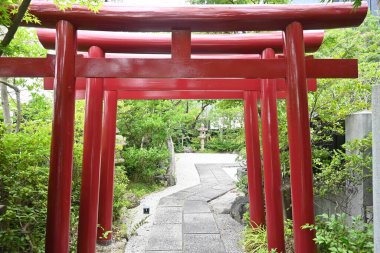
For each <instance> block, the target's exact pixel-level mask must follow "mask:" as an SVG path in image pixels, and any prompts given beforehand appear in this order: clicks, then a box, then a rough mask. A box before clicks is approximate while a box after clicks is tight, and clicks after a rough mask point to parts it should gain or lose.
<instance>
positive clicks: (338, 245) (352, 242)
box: [303, 214, 374, 253]
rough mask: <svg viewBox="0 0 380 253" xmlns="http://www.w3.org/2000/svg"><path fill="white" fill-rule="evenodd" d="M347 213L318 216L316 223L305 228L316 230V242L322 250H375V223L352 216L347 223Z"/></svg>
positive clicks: (362, 252)
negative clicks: (365, 221)
mask: <svg viewBox="0 0 380 253" xmlns="http://www.w3.org/2000/svg"><path fill="white" fill-rule="evenodd" d="M347 220H348V217H347V216H346V215H345V214H336V215H331V216H328V215H327V214H323V215H320V216H317V221H316V225H305V226H304V227H303V228H304V229H313V230H316V238H315V242H316V243H317V244H318V246H319V249H320V252H322V253H324V252H332V253H370V252H373V247H374V245H373V225H372V224H367V223H364V222H363V220H362V218H361V217H354V218H352V222H351V223H350V224H347Z"/></svg>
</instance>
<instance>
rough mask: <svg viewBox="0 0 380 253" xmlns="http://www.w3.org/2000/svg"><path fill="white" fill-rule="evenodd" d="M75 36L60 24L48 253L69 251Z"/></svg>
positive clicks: (57, 50) (47, 226) (51, 160)
mask: <svg viewBox="0 0 380 253" xmlns="http://www.w3.org/2000/svg"><path fill="white" fill-rule="evenodd" d="M75 36H76V31H75V28H74V27H73V26H72V25H71V24H70V23H69V22H67V21H59V22H58V24H57V42H56V45H57V48H56V54H57V59H58V61H57V64H56V65H55V71H54V72H55V77H56V83H55V85H54V86H55V88H54V90H55V93H54V116H53V129H52V137H51V151H50V173H49V188H48V203H47V222H46V224H47V225H46V242H45V244H46V248H45V251H46V252H48V253H67V252H68V251H69V240H70V238H69V231H70V207H71V180H72V169H73V145H74V112H75V75H74V74H75V55H76V44H75ZM19 67H20V66H19ZM49 68H50V66H49ZM0 69H1V68H0Z"/></svg>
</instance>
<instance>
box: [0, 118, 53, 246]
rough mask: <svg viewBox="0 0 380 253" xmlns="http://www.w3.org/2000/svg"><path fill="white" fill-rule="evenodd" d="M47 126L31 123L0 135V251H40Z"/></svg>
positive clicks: (47, 151)
mask: <svg viewBox="0 0 380 253" xmlns="http://www.w3.org/2000/svg"><path fill="white" fill-rule="evenodd" d="M50 129H51V127H50V125H49V124H46V125H41V124H30V125H26V126H24V127H23V129H22V131H21V132H19V133H9V132H2V133H1V134H0V170H1V173H0V190H1V195H0V197H1V198H0V203H2V204H5V205H6V206H7V210H6V212H5V214H3V215H1V216H0V224H1V225H0V226H1V229H0V245H1V246H0V251H3V252H42V251H43V248H44V237H45V220H46V204H47V185H48V183H47V182H48V175H49V152H50V135H49V133H50Z"/></svg>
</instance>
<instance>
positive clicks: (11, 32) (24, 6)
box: [0, 0, 31, 56]
mask: <svg viewBox="0 0 380 253" xmlns="http://www.w3.org/2000/svg"><path fill="white" fill-rule="evenodd" d="M30 2H31V0H23V1H22V3H21V4H20V6H19V8H18V11H17V14H16V16H15V17H14V18H13V21H12V24H11V26H10V27H8V31H7V33H6V34H5V36H4V38H3V40H2V41H1V43H0V45H1V47H0V56H2V55H3V53H4V50H3V48H5V47H7V46H8V45H9V43H11V41H12V40H13V38H14V36H15V34H16V32H17V29H18V28H19V26H20V24H21V21H22V20H23V18H24V16H25V13H26V11H27V10H28V7H29V5H30Z"/></svg>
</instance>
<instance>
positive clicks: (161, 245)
mask: <svg viewBox="0 0 380 253" xmlns="http://www.w3.org/2000/svg"><path fill="white" fill-rule="evenodd" d="M145 250H146V251H148V250H151V251H152V250H161V251H163V250H166V251H173V250H177V251H178V250H179V251H181V250H182V224H160V225H154V226H153V229H152V232H151V234H150V237H149V241H148V246H147V247H146V249H145Z"/></svg>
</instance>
